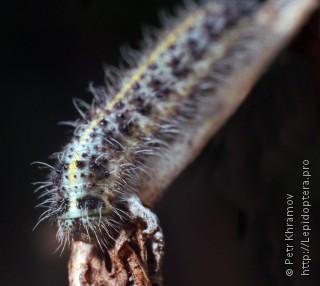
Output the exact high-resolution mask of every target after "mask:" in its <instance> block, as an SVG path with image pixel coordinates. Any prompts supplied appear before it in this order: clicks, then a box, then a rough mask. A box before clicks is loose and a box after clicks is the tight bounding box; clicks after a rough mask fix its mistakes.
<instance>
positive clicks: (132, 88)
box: [38, 0, 286, 249]
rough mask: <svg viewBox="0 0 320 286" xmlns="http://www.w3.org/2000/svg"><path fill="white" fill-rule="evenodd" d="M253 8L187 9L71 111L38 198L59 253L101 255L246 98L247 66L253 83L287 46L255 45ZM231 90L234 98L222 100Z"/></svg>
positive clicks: (227, 4)
mask: <svg viewBox="0 0 320 286" xmlns="http://www.w3.org/2000/svg"><path fill="white" fill-rule="evenodd" d="M278 2H279V4H278V5H282V4H283V3H285V2H286V1H285V0H280V1H278ZM256 7H257V5H255V3H254V2H252V1H241V0H217V1H203V2H202V3H201V4H195V3H188V4H186V8H185V9H184V10H183V11H181V12H180V13H179V15H178V16H177V17H176V19H175V20H172V21H170V23H169V24H168V25H167V27H165V28H164V30H163V31H162V32H161V33H159V35H158V36H157V38H156V39H155V40H153V41H148V42H149V44H148V45H149V46H148V47H147V48H145V49H144V51H142V52H141V53H140V56H139V57H136V56H134V57H131V56H130V55H128V58H130V68H128V69H126V70H123V71H122V70H121V71H116V72H115V71H114V69H110V70H109V71H107V81H108V83H109V84H108V85H107V86H106V87H103V88H94V87H90V88H91V91H92V93H93V96H94V99H93V103H92V104H91V105H87V104H86V103H84V102H82V101H78V102H77V103H76V106H77V109H78V110H79V113H80V115H81V118H80V119H78V120H77V121H76V122H74V123H73V125H74V127H75V131H74V135H73V137H72V139H71V141H70V143H68V144H67V145H66V146H65V147H64V148H63V149H62V151H61V152H59V153H57V154H56V163H55V165H54V167H51V168H52V172H51V174H50V176H49V180H48V181H47V182H45V183H44V184H43V185H40V186H39V188H38V189H41V190H43V189H44V190H45V191H44V192H43V194H42V196H44V197H46V199H45V201H44V202H43V203H41V204H40V205H41V206H44V207H46V208H47V209H46V211H45V212H44V213H43V215H42V216H41V217H40V219H39V222H40V221H43V220H45V219H50V220H54V221H56V222H57V225H58V234H57V238H58V241H59V242H60V245H61V247H62V248H64V247H65V245H66V244H67V243H68V242H70V241H71V240H81V241H85V242H92V243H96V244H97V245H98V246H99V247H100V248H101V249H105V248H107V247H108V239H109V237H110V238H111V239H112V233H113V231H116V229H117V227H118V225H121V224H122V223H123V222H124V221H126V220H130V217H129V216H128V214H127V209H128V205H129V203H130V202H132V200H134V201H135V203H137V204H140V205H146V206H150V205H152V203H153V202H154V201H155V198H156V197H158V196H159V195H160V194H161V193H162V190H163V189H165V188H166V187H167V185H168V184H169V183H170V182H171V181H172V179H173V178H174V177H176V176H177V175H178V174H179V173H180V172H181V171H182V170H183V168H184V167H185V166H186V165H187V164H188V163H189V162H190V161H192V160H193V159H194V158H195V157H196V156H197V154H198V153H199V152H200V150H201V148H202V147H203V146H204V145H205V144H206V142H207V141H208V140H209V139H210V137H211V136H212V135H213V134H214V132H216V131H217V130H218V129H219V128H220V127H221V126H222V125H223V123H224V122H225V121H226V119H227V118H228V117H229V116H230V115H231V114H232V113H233V112H234V110H235V109H236V108H237V107H238V106H239V104H240V103H241V102H242V101H243V99H244V98H245V96H246V94H247V93H248V91H249V90H250V88H251V85H248V84H246V81H245V79H244V77H242V76H241V69H242V68H244V67H246V66H250V67H251V69H250V72H249V75H250V76H251V77H255V78H257V77H258V76H259V75H260V74H261V71H262V69H263V65H264V64H265V63H266V62H268V61H269V60H270V58H271V57H272V55H273V54H274V52H275V51H276V50H277V49H279V47H281V46H283V45H284V43H285V41H282V40H281V31H280V34H279V38H275V39H273V40H274V42H273V43H271V41H270V40H271V39H270V38H268V37H266V38H265V39H262V38H261V37H260V38H259V32H261V29H263V27H264V26H263V25H266V23H268V21H270V19H263V18H262V19H261V18H259V17H257V16H256V13H254V12H255V11H256V10H257V8H256ZM277 24H278V23H276V22H275V24H274V25H277ZM256 27H259V29H257V28H256ZM257 38H259V41H257V40H256V39H257ZM150 42H151V43H150ZM264 47H267V49H266V51H265V52H264V54H263V56H262V53H261V51H262V50H263V49H264ZM256 55H260V57H261V59H260V61H259V62H257V63H255V62H253V61H252V60H251V59H255V57H256ZM132 58H134V59H133V60H132ZM245 76H248V73H247V74H246V75H245ZM233 80H236V81H237V82H238V86H239V91H238V96H237V97H230V96H228V95H229V91H230V89H231V88H233V86H234V84H232V85H231V83H230V82H232V81H233ZM242 81H243V84H242Z"/></svg>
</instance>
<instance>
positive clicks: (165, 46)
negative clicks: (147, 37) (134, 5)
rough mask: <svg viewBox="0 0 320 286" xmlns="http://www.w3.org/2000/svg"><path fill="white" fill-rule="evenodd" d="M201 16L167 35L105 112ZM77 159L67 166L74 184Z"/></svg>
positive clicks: (76, 157)
mask: <svg viewBox="0 0 320 286" xmlns="http://www.w3.org/2000/svg"><path fill="white" fill-rule="evenodd" d="M202 14H204V10H203V9H199V10H197V11H196V12H195V13H193V14H191V15H190V16H188V17H187V19H186V20H185V21H183V22H182V23H181V24H180V25H178V26H177V27H176V28H175V29H174V30H173V31H172V32H171V33H169V34H168V35H167V37H166V38H165V39H164V41H163V42H161V44H160V45H159V46H158V47H157V48H156V50H155V51H154V52H153V53H151V55H150V56H149V57H148V58H147V59H146V61H145V62H144V63H142V64H141V65H140V66H139V67H138V69H137V70H136V72H135V73H134V74H133V75H132V77H131V78H130V79H129V80H128V81H127V83H125V84H124V86H123V88H122V89H121V91H120V92H119V93H117V94H116V95H115V97H114V98H113V99H112V100H111V101H110V102H108V103H107V106H106V110H110V109H112V107H113V105H114V104H115V103H116V102H118V101H119V100H121V99H122V98H123V97H124V95H125V93H126V92H127V91H128V90H129V89H130V88H131V87H132V86H133V85H134V84H135V83H136V82H137V81H139V80H140V78H141V76H142V74H143V73H144V72H145V70H146V69H147V68H148V66H149V65H151V64H153V63H154V62H155V61H156V60H157V59H158V57H159V56H160V54H161V53H163V52H164V51H165V50H166V49H168V48H169V47H170V46H171V45H172V44H173V43H174V42H175V41H176V38H177V36H179V35H180V34H181V33H182V32H184V31H185V30H186V29H188V28H189V27H190V26H192V24H193V22H194V20H195V18H197V17H199V16H201V15H202ZM104 116H105V112H101V114H100V116H99V117H98V118H97V119H95V120H93V121H92V122H91V123H90V126H88V128H87V129H86V130H85V132H83V134H82V136H81V138H80V140H79V143H80V144H82V143H84V142H85V141H86V140H87V138H88V137H89V134H90V133H91V132H92V130H93V128H94V127H95V126H97V125H98V124H99V122H100V121H101V120H102V119H103V118H104ZM78 159H79V154H77V153H75V155H74V159H73V160H72V162H71V163H70V166H69V170H70V173H69V177H70V182H71V183H75V180H76V179H75V177H74V175H75V174H76V171H77V166H76V162H77V160H78Z"/></svg>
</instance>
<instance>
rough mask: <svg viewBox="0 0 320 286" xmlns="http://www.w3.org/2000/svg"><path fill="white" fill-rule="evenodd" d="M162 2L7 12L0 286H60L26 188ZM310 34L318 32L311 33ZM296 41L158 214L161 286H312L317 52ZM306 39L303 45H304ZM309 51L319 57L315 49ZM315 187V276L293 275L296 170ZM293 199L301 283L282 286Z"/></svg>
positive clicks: (13, 6)
mask: <svg viewBox="0 0 320 286" xmlns="http://www.w3.org/2000/svg"><path fill="white" fill-rule="evenodd" d="M177 3H179V1H169V0H161V1H160V0H153V1H150V0H145V1H143V0H136V1H132V0H131V1H130V0H123V1H115V0H113V1H111V0H109V1H103V0H87V1H81V0H69V1H65V0H63V1H62V0H56V1H52V0H48V1H40V0H38V1H37V0H32V1H16V2H10V3H9V2H6V3H2V8H1V12H0V13H1V15H0V18H1V21H2V22H3V23H2V24H1V28H2V29H3V31H1V47H2V48H3V51H2V53H1V55H2V56H3V59H2V64H1V70H2V72H1V79H2V81H3V84H2V86H3V87H4V89H3V88H2V92H1V94H2V96H1V100H2V103H1V107H2V111H1V112H0V116H1V123H2V124H1V125H2V132H1V150H2V153H3V157H2V158H3V159H2V164H1V173H0V174H1V177H2V184H1V186H2V187H1V208H0V209H1V217H0V220H1V226H2V228H1V237H0V240H1V244H0V245H1V248H0V249H1V250H0V258H1V260H0V274H1V276H0V277H1V283H0V284H1V285H10V286H11V285H12V286H13V285H15V286H19V285H27V286H29V285H30V286H31V285H32V286H38V285H39V286H40V285H46V286H51V285H52V286H53V285H55V286H56V285H67V268H66V267H67V259H68V253H64V254H63V255H62V256H61V257H60V256H59V254H52V252H53V251H54V250H55V248H56V243H55V227H54V226H49V224H48V223H43V224H42V225H40V227H39V228H38V229H37V230H36V231H34V232H33V231H32V228H33V226H34V225H35V224H36V221H37V217H38V216H39V215H40V214H41V211H40V210H39V209H36V210H35V209H34V206H35V205H36V204H37V200H36V196H35V195H34V194H33V190H34V187H33V186H32V185H31V182H34V181H41V180H43V179H44V177H45V172H41V171H39V170H38V169H37V168H35V167H32V166H30V163H31V162H32V161H48V156H49V155H50V154H52V153H54V152H56V151H58V150H59V149H60V148H61V146H62V145H63V144H64V143H65V142H67V138H68V137H69V136H70V135H71V132H70V129H69V128H67V127H58V126H57V122H58V121H62V120H72V119H75V118H76V117H77V114H76V111H75V109H74V107H73V106H72V102H71V98H72V97H80V98H83V99H85V100H88V101H90V100H91V99H90V98H91V97H90V94H89V93H87V92H86V89H87V87H88V83H89V82H90V81H93V82H94V83H96V84H98V85H99V84H100V85H101V84H103V82H104V79H103V69H102V65H103V64H113V65H117V64H118V61H119V58H120V53H119V47H120V46H121V45H123V44H126V43H130V44H131V45H132V46H134V47H138V43H139V40H140V39H141V27H142V26H146V25H145V24H146V23H148V24H151V25H155V26H160V25H159V21H158V17H157V14H158V11H159V9H160V8H166V9H169V10H171V9H173V8H174V7H176V4H177ZM312 27H314V26H312ZM312 27H311V29H306V30H305V31H304V33H303V35H302V36H300V40H298V41H297V42H296V43H295V45H293V46H291V47H290V49H289V50H287V51H286V52H283V53H282V54H281V55H280V56H279V57H278V58H277V59H276V60H275V62H274V64H273V65H272V67H271V68H270V69H268V71H267V72H266V74H265V75H264V77H263V78H262V79H261V80H260V82H259V83H258V84H257V86H256V87H255V89H254V91H253V92H252V94H251V95H250V97H249V98H248V100H247V101H246V103H245V104H244V105H243V106H242V107H241V108H240V109H239V111H238V112H237V114H236V115H235V116H233V118H232V119H231V120H230V121H229V122H228V124H227V125H226V126H225V127H224V128H223V129H222V130H221V131H220V132H219V134H218V135H217V136H216V137H215V138H214V139H213V140H212V142H211V143H210V144H209V145H208V146H207V148H206V149H205V150H204V152H203V153H202V154H201V156H200V157H199V159H198V160H196V161H195V162H194V163H193V164H192V166H190V168H188V169H187V170H186V171H185V172H184V173H183V174H182V175H181V176H180V177H179V178H178V179H177V180H176V181H175V182H174V184H173V185H172V186H171V187H170V190H169V191H168V193H167V194H166V196H165V197H164V198H163V200H162V201H161V202H160V203H159V204H158V206H157V209H156V212H157V213H158V215H159V217H160V221H161V224H162V226H163V229H164V233H165V237H166V256H165V263H164V279H165V285H190V286H191V285H219V286H229V285H230V286H236V285H237V286H242V285H243V286H247V285H306V286H309V285H310V286H311V285H319V281H320V276H319V272H317V269H320V250H319V241H320V228H319V225H320V224H319V222H320V215H319V212H320V203H319V200H320V195H319V186H320V183H319V179H318V178H317V174H318V173H319V168H320V152H319V144H320V143H319V142H320V141H319V131H318V130H319V124H318V116H317V109H318V101H319V98H320V96H319V89H317V88H319V86H318V87H317V86H316V85H315V83H319V82H320V77H319V75H320V73H319V62H320V61H319V55H317V54H316V52H315V51H320V49H317V48H315V47H319V46H317V45H316V44H315V42H316V39H315V38H314V33H312ZM310 31H311V32H310ZM315 45H316V46H315ZM303 159H308V160H309V161H310V164H311V173H312V185H311V195H312V221H311V226H312V237H311V241H312V245H311V247H312V248H311V257H312V262H311V269H310V271H311V276H310V277H309V278H305V279H301V278H300V277H299V272H300V268H301V258H300V257H299V253H300V250H299V245H298V243H299V236H298V235H299V233H301V231H299V230H298V228H299V226H300V219H299V209H298V205H299V204H300V202H301V199H300V196H301V187H302V177H301V168H302V160H303ZM287 193H290V194H293V195H294V196H295V204H296V205H297V208H296V209H295V212H296V213H295V218H296V228H295V233H296V240H295V243H296V248H295V249H296V250H295V275H294V276H293V278H288V277H286V276H285V267H284V255H285V241H284V232H285V217H284V216H285V213H286V205H285V203H286V194H287Z"/></svg>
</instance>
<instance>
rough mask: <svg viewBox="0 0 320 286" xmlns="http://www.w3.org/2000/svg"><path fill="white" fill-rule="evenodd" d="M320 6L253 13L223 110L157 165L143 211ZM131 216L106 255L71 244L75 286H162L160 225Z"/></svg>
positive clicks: (134, 211) (137, 213)
mask: <svg viewBox="0 0 320 286" xmlns="http://www.w3.org/2000/svg"><path fill="white" fill-rule="evenodd" d="M317 3H318V2H317V1H316V0H303V1H301V0H270V1H268V2H267V3H266V4H264V5H263V6H262V7H261V8H260V9H258V10H257V11H256V12H255V15H254V17H253V19H252V20H251V21H252V23H251V26H252V27H251V28H250V35H251V36H252V38H251V39H250V47H251V48H250V49H249V50H248V51H246V52H245V54H244V58H245V60H243V61H241V64H240V65H237V68H236V69H234V70H232V72H231V73H230V74H228V75H227V76H226V78H225V79H224V80H223V82H222V84H220V85H219V90H218V91H216V92H217V93H216V98H217V100H218V101H219V108H218V109H216V110H214V115H213V116H210V117H207V118H206V120H204V121H203V122H202V124H201V126H196V127H195V126H191V127H190V129H189V130H186V132H185V136H183V137H182V138H181V140H180V141H176V142H174V144H173V146H171V148H170V149H168V151H166V153H165V154H163V156H161V158H157V159H155V160H156V162H155V164H154V165H155V166H156V168H154V169H153V170H152V171H151V174H149V175H148V176H145V177H144V178H142V183H143V187H142V191H141V193H140V194H139V197H140V200H141V201H142V203H143V204H144V205H147V206H150V207H151V206H153V204H154V203H155V202H156V201H157V200H158V199H159V197H161V195H162V194H163V191H164V190H165V189H166V187H167V186H168V185H169V184H170V183H171V182H172V181H173V180H174V178H175V177H176V176H177V175H178V174H179V173H180V172H181V171H182V170H183V169H184V168H185V167H186V166H187V165H188V164H189V163H190V162H191V161H192V160H193V159H194V158H195V157H196V156H197V155H198V154H199V152H200V151H201V150H202V148H203V146H204V145H205V144H206V143H207V141H208V140H209V139H210V138H211V137H212V135H213V134H214V133H215V132H216V131H217V130H218V129H219V128H220V127H221V126H222V125H223V124H224V123H225V121H226V120H227V119H228V118H229V117H230V116H231V115H232V114H233V112H234V111H235V110H236V108H237V107H238V106H239V105H240V104H241V102H242V101H243V100H244V99H245V97H246V95H247V94H248V93H249V91H250V90H251V88H252V87H253V85H254V84H255V82H256V81H257V79H258V78H259V76H260V75H261V73H262V72H263V71H264V70H265V69H266V67H267V65H268V64H269V63H270V61H271V60H272V58H273V57H274V56H275V55H276V53H277V52H278V51H279V50H280V49H281V48H283V47H284V46H285V45H286V44H287V43H288V42H289V41H290V40H291V39H292V37H293V36H294V35H295V34H296V33H297V32H298V30H299V29H300V28H301V27H302V25H303V24H304V23H305V21H306V19H307V18H308V17H309V15H310V13H311V12H312V11H313V10H315V8H316V7H317ZM248 30H249V28H248ZM239 53H242V51H239ZM239 53H238V54H239ZM235 55H237V52H236V53H235ZM173 158H174V161H173ZM150 178H152V180H150ZM128 214H129V216H130V217H131V219H130V222H129V223H127V224H124V225H123V226H121V229H120V231H119V235H118V236H117V237H116V238H115V243H114V245H113V247H110V248H109V250H108V251H107V252H106V253H102V252H101V251H99V250H98V249H97V248H96V247H95V246H93V245H90V244H88V243H84V242H79V241H76V242H73V247H72V254H71V257H70V262H69V280H70V285H71V286H80V285H81V286H84V285H161V271H160V270H161V261H162V256H163V237H162V232H161V228H160V227H159V224H158V220H157V218H156V216H155V215H154V214H153V213H152V212H151V211H150V210H148V209H147V208H145V207H142V206H141V204H140V203H139V201H138V199H136V198H135V197H133V198H132V199H131V200H130V201H129V203H128Z"/></svg>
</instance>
